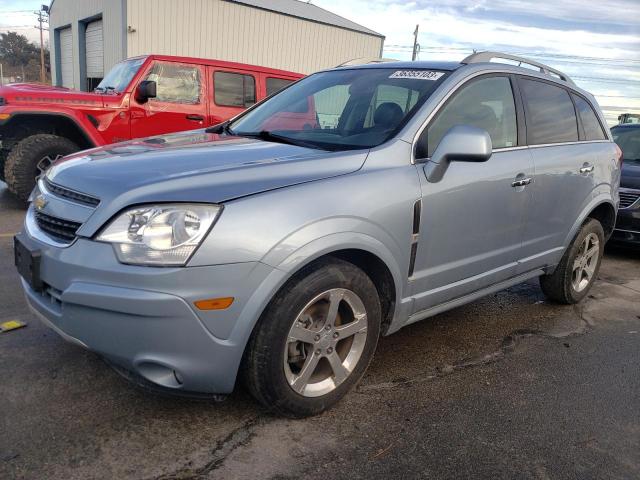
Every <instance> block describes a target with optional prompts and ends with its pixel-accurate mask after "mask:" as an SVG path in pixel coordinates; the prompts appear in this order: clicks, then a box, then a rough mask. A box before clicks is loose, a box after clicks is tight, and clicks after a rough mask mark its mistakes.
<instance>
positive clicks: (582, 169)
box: [580, 164, 595, 173]
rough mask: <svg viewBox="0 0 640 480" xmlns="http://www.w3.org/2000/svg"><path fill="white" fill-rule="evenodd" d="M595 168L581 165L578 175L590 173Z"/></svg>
mask: <svg viewBox="0 0 640 480" xmlns="http://www.w3.org/2000/svg"><path fill="white" fill-rule="evenodd" d="M594 168H595V167H594V166H593V165H588V164H587V165H583V167H582V168H581V169H580V173H591V172H593V169H594Z"/></svg>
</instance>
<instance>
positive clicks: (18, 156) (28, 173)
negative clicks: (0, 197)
mask: <svg viewBox="0 0 640 480" xmlns="http://www.w3.org/2000/svg"><path fill="white" fill-rule="evenodd" d="M78 150H79V148H78V146H77V145H76V144H75V143H73V142H72V141H71V140H69V139H67V138H64V137H59V136H57V135H49V134H38V135H32V136H30V137H27V138H25V139H23V140H21V141H20V142H18V143H17V144H16V145H15V146H14V147H13V149H12V150H11V152H9V155H8V156H7V159H6V161H5V165H4V176H5V178H6V180H5V181H6V182H7V187H8V188H9V191H11V192H13V193H14V194H15V195H16V196H17V197H18V198H20V199H21V200H25V201H26V200H27V199H28V198H29V194H30V193H31V190H33V187H34V186H35V181H36V178H37V177H38V176H40V175H41V174H42V173H44V171H45V170H46V169H47V168H49V166H51V164H52V163H53V162H55V161H56V160H57V159H59V158H61V157H63V156H65V155H68V154H70V153H73V152H77V151H78Z"/></svg>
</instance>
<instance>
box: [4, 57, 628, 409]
mask: <svg viewBox="0 0 640 480" xmlns="http://www.w3.org/2000/svg"><path fill="white" fill-rule="evenodd" d="M496 58H498V59H505V58H506V59H507V61H510V62H512V63H513V62H514V61H515V62H522V63H526V64H528V65H529V66H530V67H533V68H523V67H519V66H515V65H511V64H505V63H504V62H503V63H496V62H492V61H491V60H493V59H496ZM242 94H243V93H242V92H241V91H239V92H238V95H242ZM604 127H605V122H604V119H603V116H602V113H601V112H600V110H599V109H598V107H597V104H596V101H595V100H594V98H593V96H592V95H590V94H589V93H587V92H585V91H583V90H581V89H579V88H577V87H576V86H575V85H574V84H573V82H572V81H571V80H570V79H569V78H568V77H567V76H566V75H564V74H562V73H561V72H558V71H556V70H553V69H551V68H549V67H547V66H545V65H542V64H537V63H535V62H532V61H528V60H524V59H521V58H517V57H510V56H507V55H503V54H498V53H491V52H484V53H479V54H474V55H472V56H470V57H468V58H466V59H465V60H464V61H463V62H461V63H426V62H412V63H409V62H402V63H379V64H370V65H361V66H348V67H344V68H338V69H334V70H328V71H324V72H320V73H316V74H314V75H311V76H309V77H307V78H305V79H303V80H301V81H299V82H297V83H295V84H293V85H291V86H289V87H287V88H286V89H284V90H282V91H281V92H279V93H277V94H276V95H274V96H272V97H270V98H269V99H267V100H265V101H263V102H261V103H260V104H258V105H255V106H254V107H253V108H251V109H249V110H248V111H246V112H245V113H242V114H240V115H238V116H237V117H236V118H235V119H234V120H232V121H230V122H227V123H225V124H221V125H218V126H216V127H213V128H212V129H209V130H200V131H192V132H185V133H180V134H174V135H169V136H161V137H154V138H149V139H145V140H138V141H133V142H129V143H124V144H118V145H113V146H108V147H105V148H100V149H95V150H90V151H86V152H82V153H78V154H75V155H72V156H70V157H67V158H66V159H64V160H62V161H59V162H58V163H57V164H55V165H54V166H53V167H52V168H51V169H50V170H49V171H48V173H47V174H46V176H44V177H43V178H41V179H40V180H39V182H38V185H37V187H36V189H35V190H34V192H33V194H32V196H31V205H30V207H29V210H28V213H27V216H26V220H25V226H24V231H23V232H22V233H20V234H19V235H18V236H17V237H16V238H15V257H16V265H17V268H18V270H19V272H20V274H21V275H22V277H23V278H22V283H23V286H24V290H25V292H26V297H27V301H28V303H29V305H30V306H31V308H32V309H33V311H34V312H35V313H36V314H37V315H38V316H39V317H40V318H41V319H42V321H43V322H45V323H46V324H47V325H49V326H50V327H51V328H53V329H54V330H56V331H57V332H58V333H59V334H60V335H62V336H63V337H64V338H66V339H67V340H70V341H72V342H74V343H76V344H79V345H81V346H83V347H85V348H88V349H90V350H92V351H94V352H97V353H98V354H100V355H102V356H104V357H105V358H106V359H107V360H108V361H109V362H110V363H111V364H113V365H114V366H115V367H116V368H117V369H118V370H119V371H120V372H122V373H124V374H126V375H127V376H128V377H129V378H132V379H135V380H137V381H138V382H139V383H142V384H145V385H147V386H154V387H157V388H162V389H165V390H171V391H174V392H176V393H180V392H181V393H183V394H199V395H203V394H205V395H210V396H212V397H214V396H219V395H224V394H228V393H230V392H231V391H232V390H233V388H234V385H235V383H236V379H237V377H240V378H241V379H242V380H243V381H244V383H245V385H246V386H247V387H248V389H249V390H250V392H251V393H252V394H253V395H254V396H255V398H256V399H257V400H258V401H260V402H261V403H263V404H264V405H266V406H268V407H270V408H272V409H274V410H275V411H277V412H279V413H281V414H284V415H292V416H305V415H313V414H316V413H318V412H321V411H323V410H325V409H327V408H328V407H330V406H332V405H333V404H335V403H336V402H337V401H338V400H339V399H340V398H341V397H342V396H344V395H345V394H346V393H347V392H348V391H349V389H350V388H352V387H353V386H354V384H355V383H356V382H357V381H358V380H359V379H360V378H361V377H362V375H363V374H364V372H365V370H366V369H367V366H368V365H369V363H370V362H371V359H372V357H373V354H374V351H375V349H376V344H377V341H378V337H379V336H380V335H388V334H391V333H393V332H395V331H397V330H398V329H400V328H402V327H403V326H405V325H408V324H410V323H413V322H416V321H418V320H423V319H425V318H427V317H430V316H433V315H435V314H437V313H439V312H442V311H445V310H448V309H450V308H453V307H457V306H459V305H462V304H464V303H467V302H470V301H472V300H475V299H477V298H479V297H481V296H483V295H487V294H489V293H492V292H495V291H497V290H501V289H504V288H507V287H509V286H511V285H515V284H517V283H520V282H523V281H525V280H528V279H531V278H534V277H540V283H541V286H542V289H543V291H544V293H545V294H546V295H547V296H548V297H549V298H550V299H551V300H553V301H556V302H560V303H575V302H578V301H580V300H581V299H582V298H583V297H584V296H585V295H586V294H587V292H588V291H589V288H590V287H591V285H592V284H593V281H594V279H595V277H596V275H597V272H598V268H599V265H600V260H601V258H602V252H603V246H604V243H605V241H606V239H607V238H608V236H609V235H610V234H611V232H612V229H613V226H614V222H615V218H616V210H617V203H618V183H619V176H620V152H619V150H617V148H616V146H615V144H614V143H613V142H612V140H611V136H610V133H609V132H608V130H607V129H606V128H604Z"/></svg>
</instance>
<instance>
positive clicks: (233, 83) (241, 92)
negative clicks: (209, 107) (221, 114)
mask: <svg viewBox="0 0 640 480" xmlns="http://www.w3.org/2000/svg"><path fill="white" fill-rule="evenodd" d="M213 91H214V100H215V102H216V105H221V106H225V107H242V108H244V107H250V106H251V105H253V104H254V103H256V81H255V79H254V78H253V76H251V75H243V74H241V73H229V72H215V73H214V74H213Z"/></svg>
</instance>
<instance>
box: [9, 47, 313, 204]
mask: <svg viewBox="0 0 640 480" xmlns="http://www.w3.org/2000/svg"><path fill="white" fill-rule="evenodd" d="M302 76H303V75H301V74H298V73H294V72H287V71H283V70H274V69H271V68H264V67H257V66H253V65H245V64H241V63H232V62H223V61H217V60H203V59H199V58H187V57H171V56H163V55H150V56H145V57H136V58H130V59H128V60H125V61H123V62H121V63H119V64H117V65H116V66H114V67H113V68H112V69H111V71H110V72H109V73H108V74H107V75H106V76H105V77H104V79H103V80H102V82H100V84H99V85H98V87H97V88H96V89H95V91H94V92H93V93H87V92H79V91H75V90H69V89H67V88H60V87H50V86H43V85H37V84H13V85H8V86H5V87H0V180H4V181H5V182H6V183H7V186H8V187H9V190H10V191H11V192H13V193H14V194H16V195H17V196H18V197H20V198H21V199H25V200H26V199H27V198H28V196H29V194H30V193H31V190H32V189H33V186H34V183H35V178H36V177H37V176H38V175H40V173H42V172H43V171H44V170H45V169H46V168H47V167H48V166H49V165H50V164H51V163H52V162H53V161H55V160H56V159H57V158H59V157H61V156H64V155H67V154H69V153H73V152H76V151H78V150H84V149H87V148H91V147H96V146H100V145H106V144H109V143H115V142H120V141H122V140H128V139H131V138H138V137H148V136H152V135H159V134H163V133H170V132H176V131H180V130H192V129H197V128H201V127H207V126H210V125H215V124H217V123H220V122H222V121H224V120H227V119H229V118H231V117H233V116H235V115H237V114H238V113H240V112H241V111H243V110H244V109H245V108H247V107H249V106H251V105H253V104H254V103H256V102H257V101H259V100H262V99H263V98H265V97H266V96H268V95H270V94H272V93H274V92H276V91H278V90H280V89H281V88H283V87H285V86H286V85H288V84H289V83H291V82H293V81H295V80H297V79H299V78H301V77H302Z"/></svg>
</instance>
